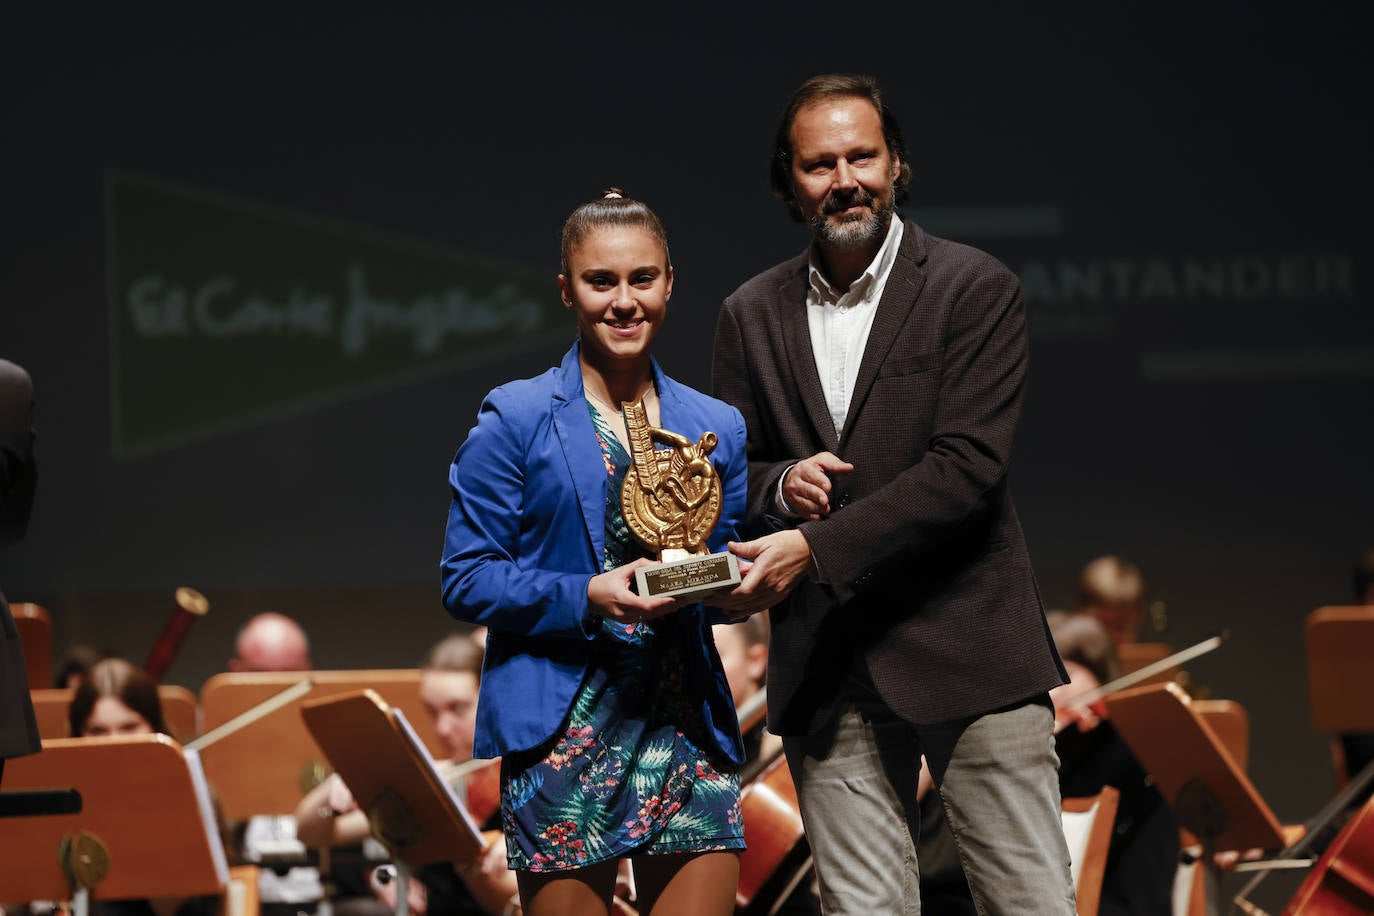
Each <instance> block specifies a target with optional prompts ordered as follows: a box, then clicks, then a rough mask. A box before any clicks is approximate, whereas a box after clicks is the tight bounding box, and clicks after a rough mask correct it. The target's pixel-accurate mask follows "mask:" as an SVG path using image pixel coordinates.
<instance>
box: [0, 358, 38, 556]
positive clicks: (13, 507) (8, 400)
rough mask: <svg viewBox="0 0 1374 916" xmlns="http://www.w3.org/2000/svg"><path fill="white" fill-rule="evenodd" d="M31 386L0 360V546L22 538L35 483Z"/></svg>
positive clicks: (23, 375) (19, 370) (26, 378)
mask: <svg viewBox="0 0 1374 916" xmlns="http://www.w3.org/2000/svg"><path fill="white" fill-rule="evenodd" d="M32 416H33V382H32V380H30V378H29V374H28V373H27V372H25V371H24V370H23V369H22V368H20V367H19V366H16V365H15V364H14V363H11V362H7V361H5V360H0V544H3V543H8V542H10V541H17V540H18V539H19V538H21V537H23V535H24V531H25V529H26V528H27V527H28V523H29V513H30V511H31V509H32V507H33V493H34V485H35V483H36V482H37V479H38V471H37V467H36V465H35V464H34V460H33V440H34V435H33V421H32Z"/></svg>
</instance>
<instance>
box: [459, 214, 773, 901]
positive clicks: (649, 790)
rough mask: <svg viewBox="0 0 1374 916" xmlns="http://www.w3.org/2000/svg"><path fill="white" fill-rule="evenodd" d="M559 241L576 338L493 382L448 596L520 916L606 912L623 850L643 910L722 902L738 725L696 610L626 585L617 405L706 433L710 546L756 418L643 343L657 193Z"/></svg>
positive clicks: (719, 542) (648, 327) (653, 325)
mask: <svg viewBox="0 0 1374 916" xmlns="http://www.w3.org/2000/svg"><path fill="white" fill-rule="evenodd" d="M562 249H563V250H562V272H561V273H560V274H559V276H558V287H559V290H560V291H561V292H562V297H563V302H564V304H565V305H566V306H567V308H568V309H569V310H570V311H571V312H572V313H573V315H574V316H575V318H576V320H577V329H578V335H577V338H578V339H577V343H576V344H574V345H573V347H572V349H571V350H569V351H568V353H567V354H566V355H565V356H564V358H563V361H562V364H561V365H560V366H558V367H556V368H553V369H550V370H549V371H547V372H545V373H544V374H543V375H540V376H538V377H537V378H533V379H524V380H520V381H515V382H511V383H509V384H507V385H503V386H501V387H499V388H497V389H495V390H494V391H492V392H491V393H490V394H488V395H487V397H486V399H485V400H484V401H483V403H482V408H481V411H480V413H479V415H478V420H477V426H476V427H475V428H474V429H473V430H472V432H471V433H470V434H469V435H468V438H467V441H466V442H464V443H463V445H462V447H461V448H459V450H458V454H457V456H456V457H455V458H454V460H453V466H452V468H451V469H450V472H449V484H450V487H451V489H452V492H453V502H452V506H451V508H450V510H449V520H448V531H447V536H446V539H445V546H444V556H443V586H444V592H443V593H444V603H445V606H446V607H447V608H448V610H449V612H450V613H451V614H453V615H454V616H455V617H458V618H461V619H463V620H468V621H471V622H473V623H477V624H480V625H483V626H486V627H488V628H489V637H488V644H487V659H486V667H485V670H484V674H483V678H482V685H481V692H480V696H479V700H478V709H477V736H476V756H478V757H493V756H497V755H500V756H501V757H502V799H501V805H502V816H503V817H502V820H503V827H504V831H505V834H506V842H507V854H508V856H509V859H510V864H511V867H512V868H514V869H516V871H517V873H518V881H519V885H520V895H521V899H522V901H523V903H524V908H525V913H526V914H530V916H541V914H546V913H548V914H553V913H557V914H567V913H605V912H608V911H609V910H610V907H611V897H612V888H613V886H614V883H615V877H616V871H617V866H618V862H619V861H620V860H622V859H626V858H628V859H631V860H632V861H633V863H634V875H635V883H636V885H637V890H638V903H639V908H640V911H641V912H644V913H650V914H656V916H665V914H672V913H691V914H711V913H720V914H728V913H731V912H732V911H733V905H734V893H735V886H736V884H737V881H738V871H739V860H738V850H739V849H741V848H743V845H744V842H743V825H742V824H741V823H740V819H739V781H738V778H737V776H736V770H737V769H738V767H739V764H740V761H741V759H742V751H741V747H740V739H739V728H738V724H737V722H736V719H735V713H734V708H733V705H732V704H731V702H730V690H729V686H728V685H727V683H726V680H725V675H724V673H723V672H722V670H721V665H720V659H719V657H718V656H717V654H716V651H715V647H714V645H713V643H712V642H711V636H710V626H709V624H710V621H709V620H708V618H707V614H706V612H705V611H704V609H703V608H702V607H701V606H700V605H685V604H682V603H680V602H678V601H675V600H674V599H671V598H666V597H658V598H647V597H642V596H640V595H638V594H636V593H635V592H634V591H633V590H632V583H633V581H634V572H635V570H637V569H638V568H640V567H641V566H643V565H645V564H646V563H649V562H651V561H650V560H649V559H648V558H647V557H646V551H644V550H643V549H642V548H641V547H640V546H639V544H638V543H637V542H636V541H635V540H634V538H633V537H632V536H631V535H630V533H629V529H628V527H627V524H626V521H625V519H624V517H623V514H622V511H621V508H620V488H621V483H622V481H623V480H624V478H625V475H626V471H627V470H628V469H629V467H630V466H631V464H632V461H631V458H630V453H629V445H628V441H627V439H628V431H627V429H626V424H625V419H624V417H623V416H622V415H621V410H620V405H621V404H622V403H623V402H635V401H639V400H641V399H642V400H643V402H644V405H645V407H646V410H647V413H648V420H649V423H650V425H651V426H653V427H656V428H659V429H662V430H668V431H671V432H672V433H675V434H677V436H678V437H682V438H684V439H685V440H689V441H690V442H700V443H709V441H710V438H711V437H709V436H705V434H706V433H708V432H712V433H715V435H716V439H717V440H718V441H717V443H716V445H715V447H714V448H713V449H710V450H709V459H708V460H709V461H710V462H711V464H712V466H713V467H714V469H715V472H716V473H717V474H718V475H719V477H720V479H721V482H722V484H723V495H722V500H721V506H722V512H721V519H720V522H719V524H718V525H717V526H716V528H715V531H714V533H713V534H712V535H711V536H710V538H709V543H708V546H709V547H710V548H711V549H712V550H721V549H723V547H724V545H725V542H726V541H727V540H729V539H730V538H731V537H734V536H735V526H736V524H737V523H738V521H739V519H740V517H741V515H742V513H743V510H744V498H745V486H746V483H745V478H746V457H745V451H744V444H745V442H744V421H743V418H742V417H741V416H740V415H739V413H738V411H736V410H734V408H731V407H729V406H727V405H725V404H723V403H721V402H719V401H716V400H714V399H712V398H709V397H707V396H705V395H702V394H700V393H698V392H696V391H694V390H692V389H690V388H688V387H686V386H684V385H681V384H678V383H677V382H675V381H673V380H672V379H670V378H669V377H668V376H666V375H664V373H663V371H662V370H661V369H660V368H659V366H658V364H657V362H655V361H654V359H653V358H652V356H651V345H652V343H653V341H654V339H655V337H656V336H657V335H658V333H659V331H660V329H661V328H662V326H663V322H664V319H665V318H666V316H667V309H668V299H669V297H670V296H671V294H672V290H673V268H672V265H671V263H670V261H669V258H668V244H667V239H666V236H665V235H664V232H663V227H662V225H661V224H660V223H659V221H658V218H657V217H656V216H654V214H653V212H652V211H650V210H649V208H648V207H646V206H644V204H642V203H639V202H638V201H633V200H630V199H628V198H625V197H623V196H622V195H621V194H620V192H618V191H614V190H613V191H609V192H607V193H606V195H605V196H604V197H603V198H602V199H600V200H596V201H593V202H591V203H588V204H584V205H583V206H581V207H579V208H578V209H577V210H576V211H574V212H573V214H572V216H570V217H569V218H568V221H567V223H566V224H565V225H564V227H563V245H562ZM707 447H708V448H709V445H708V446H707ZM698 457H700V456H698Z"/></svg>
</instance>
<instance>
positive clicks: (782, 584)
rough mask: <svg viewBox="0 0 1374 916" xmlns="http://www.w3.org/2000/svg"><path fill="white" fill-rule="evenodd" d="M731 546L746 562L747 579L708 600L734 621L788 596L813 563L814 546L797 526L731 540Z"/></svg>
mask: <svg viewBox="0 0 1374 916" xmlns="http://www.w3.org/2000/svg"><path fill="white" fill-rule="evenodd" d="M729 546H730V552H731V553H733V554H734V555H735V556H737V557H739V558H740V559H741V560H743V561H744V562H743V563H742V564H741V567H742V569H741V572H742V573H743V574H744V581H742V582H741V583H740V584H739V585H738V586H737V587H736V588H735V589H734V590H733V591H730V592H727V593H725V594H717V595H714V596H712V597H711V598H710V599H709V601H708V602H707V603H709V604H711V605H713V606H714V607H718V608H720V609H721V610H723V611H725V612H726V613H727V614H729V615H730V617H731V618H732V619H734V620H742V619H744V618H745V617H748V616H749V615H751V614H757V613H758V612H759V611H766V610H768V609H769V608H770V607H772V606H773V605H775V604H777V603H778V602H779V601H781V600H782V599H784V598H786V597H787V596H788V595H789V594H790V593H791V591H792V589H794V588H796V587H797V583H798V582H799V581H800V580H801V577H802V576H803V575H805V573H806V570H807V568H808V567H809V566H810V565H811V546H810V545H809V544H807V543H806V536H805V535H803V534H802V533H801V532H800V531H797V530H796V529H789V530H787V531H776V532H774V533H773V534H767V535H764V536H763V537H761V538H758V539H756V540H753V541H745V542H743V543H741V542H739V541H731V542H730V545H729Z"/></svg>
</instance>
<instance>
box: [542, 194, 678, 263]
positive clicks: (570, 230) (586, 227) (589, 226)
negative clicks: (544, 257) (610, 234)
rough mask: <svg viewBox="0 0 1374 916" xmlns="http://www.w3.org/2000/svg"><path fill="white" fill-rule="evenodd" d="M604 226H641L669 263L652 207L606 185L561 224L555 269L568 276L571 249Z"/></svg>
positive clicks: (665, 237)
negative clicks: (560, 248)
mask: <svg viewBox="0 0 1374 916" xmlns="http://www.w3.org/2000/svg"><path fill="white" fill-rule="evenodd" d="M607 226H632V227H635V228H637V229H643V230H644V231H645V232H647V233H649V235H651V236H653V237H654V238H655V239H656V240H657V241H658V243H659V244H660V245H662V246H663V260H664V261H665V262H666V263H667V264H669V265H671V264H672V263H673V262H672V258H670V257H669V256H668V233H666V232H664V231H663V223H661V222H659V219H658V217H657V216H655V215H654V211H652V210H650V209H649V207H648V205H647V204H644V203H642V202H641V201H638V200H634V199H633V198H630V197H626V196H625V192H624V191H622V190H620V189H619V188H607V189H606V190H604V191H602V192H601V196H600V197H598V198H597V199H596V200H592V201H588V202H587V203H585V204H583V205H582V206H580V207H578V208H577V209H576V210H574V211H573V212H572V215H571V216H569V217H568V219H567V222H565V223H564V224H563V246H562V255H561V260H560V262H559V270H558V272H559V273H561V274H563V275H564V276H565V277H568V279H570V280H571V279H572V277H571V275H570V274H569V272H568V262H569V261H571V260H572V252H573V249H574V248H576V247H577V246H578V245H580V244H582V240H583V239H585V238H586V237H587V236H589V235H591V234H592V233H593V232H596V231H597V230H600V229H604V228H606V227H607Z"/></svg>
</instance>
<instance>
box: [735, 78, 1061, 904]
mask: <svg viewBox="0 0 1374 916" xmlns="http://www.w3.org/2000/svg"><path fill="white" fill-rule="evenodd" d="M771 170H772V182H773V189H774V191H775V192H776V193H777V195H778V196H779V197H781V198H782V199H783V200H784V201H785V202H786V204H787V206H788V208H789V210H790V211H791V213H792V215H793V217H794V218H795V219H797V220H799V221H803V222H805V223H806V224H808V225H809V226H810V227H811V230H812V242H811V245H810V247H809V248H808V249H807V251H805V252H803V253H802V254H801V255H800V256H798V257H795V258H793V259H791V260H789V261H786V262H784V263H782V264H780V265H778V266H776V267H773V268H772V269H770V270H767V271H764V272H763V273H761V274H759V275H758V276H757V277H754V278H753V279H752V280H750V281H749V282H747V283H745V284H744V285H743V286H741V287H740V288H739V289H738V290H737V291H736V292H735V293H734V294H733V295H731V296H730V297H729V298H728V299H727V300H726V301H725V305H724V307H723V308H722V310H721V313H720V319H719V324H718V326H717V329H716V349H715V365H714V373H715V394H716V396H717V397H719V398H721V399H723V400H725V401H727V402H728V403H730V404H733V405H734V406H735V407H737V408H739V410H740V412H741V413H743V415H744V419H745V422H746V424H747V426H748V434H749V445H748V447H749V501H750V505H749V517H750V519H751V520H753V521H754V522H756V523H758V525H759V527H760V529H762V530H770V529H771V533H768V534H765V535H762V536H761V537H758V538H757V539H755V540H752V541H749V542H747V543H742V544H739V543H737V544H732V545H731V549H732V550H733V551H734V552H735V553H736V554H737V555H738V556H740V557H741V558H742V559H744V560H747V561H749V562H748V563H747V564H744V565H745V566H746V567H747V569H746V571H745V575H744V580H743V582H742V583H741V584H740V586H738V587H737V588H736V589H735V590H734V591H733V592H731V593H729V594H728V595H724V596H717V597H716V598H713V599H712V603H715V604H719V605H720V606H721V607H723V608H725V609H726V610H727V611H729V612H730V613H731V614H732V616H737V617H738V616H746V615H748V614H750V613H756V612H758V611H760V610H763V609H765V608H770V607H771V608H772V613H771V622H772V626H773V639H772V644H771V648H770V657H769V669H768V714H769V728H770V729H771V730H772V731H773V732H775V733H776V734H779V735H781V736H782V737H783V743H784V747H785V749H786V753H787V760H788V764H789V767H790V768H791V771H792V775H793V779H794V780H795V782H796V785H797V788H798V792H799V797H800V802H801V808H802V816H803V819H804V821H805V825H806V833H807V838H808V840H809V841H810V844H811V848H812V851H813V853H814V855H815V861H816V866H817V870H818V874H819V878H820V889H821V899H822V904H823V906H824V909H825V912H826V913H827V914H835V913H919V911H920V902H919V899H918V891H917V886H918V871H917V862H916V832H917V830H918V827H919V818H920V814H919V810H918V807H917V802H916V797H917V782H918V774H919V773H920V771H921V756H922V755H924V756H925V757H926V759H927V761H928V763H929V769H930V772H931V774H932V775H933V777H934V780H935V783H936V785H937V786H938V788H939V790H940V793H941V796H942V799H943V803H944V808H945V811H946V813H947V815H948V820H949V824H950V827H951V828H952V830H953V832H954V836H955V838H956V845H957V847H958V849H959V853H960V858H961V860H962V862H963V866H964V870H965V872H966V874H967V875H968V880H969V884H970V888H971V889H972V891H973V895H974V899H975V901H976V903H977V905H978V907H979V911H980V912H986V913H1037V914H1047V913H1062V914H1065V916H1069V914H1073V913H1074V895H1073V887H1072V882H1071V879H1070V873H1069V856H1068V851H1067V848H1066V846H1065V842H1064V834H1063V830H1062V827H1061V825H1060V804H1059V788H1058V780H1057V767H1058V761H1057V759H1056V758H1055V752H1054V738H1053V734H1052V730H1053V719H1054V715H1053V712H1052V707H1051V705H1050V703H1049V699H1048V697H1047V692H1048V691H1049V690H1050V689H1051V688H1053V687H1055V686H1058V685H1059V684H1061V683H1064V682H1065V681H1066V677H1065V675H1064V669H1063V665H1062V664H1061V663H1060V661H1059V657H1058V655H1057V654H1056V652H1055V649H1054V644H1053V643H1052V642H1051V640H1050V637H1049V632H1048V630H1047V628H1046V626H1045V617H1044V610H1043V608H1042V606H1041V601H1040V596H1039V592H1038V590H1037V588H1036V584H1035V579H1034V576H1033V574H1032V572H1031V566H1030V561H1029V559H1028V557H1027V553H1026V545H1025V540H1024V538H1023V536H1022V533H1021V526H1020V523H1019V522H1018V520H1017V517H1016V512H1015V509H1014V508H1013V507H1012V501H1011V492H1010V489H1009V487H1008V483H1007V470H1008V463H1009V461H1010V458H1011V448H1012V439H1013V437H1014V434H1015V431H1016V427H1017V421H1018V418H1019V416H1020V411H1021V402H1022V395H1023V391H1024V385H1025V378H1026V348H1027V344H1026V327H1025V314H1024V308H1023V303H1022V296H1021V286H1020V282H1019V281H1018V280H1017V278H1016V277H1015V275H1013V274H1012V273H1011V271H1009V270H1008V269H1007V268H1006V267H1004V266H1003V265H1002V264H1001V263H999V262H998V261H997V260H996V259H994V258H992V257H991V256H990V255H988V254H985V253H984V252H981V251H978V250H976V249H973V248H970V247H968V246H966V245H960V244H957V243H955V242H950V241H946V240H944V239H940V238H936V237H934V236H932V235H929V234H928V233H926V232H925V231H924V230H922V229H921V228H920V227H919V226H917V225H916V224H915V223H913V222H910V221H903V220H902V219H900V218H898V217H897V216H896V205H897V204H898V203H900V202H901V200H902V199H904V198H905V195H906V189H907V186H908V184H909V182H910V179H911V167H910V164H909V162H908V159H907V152H906V148H905V146H904V144H903V142H902V136H901V130H900V129H899V127H898V126H897V121H896V118H895V117H893V115H892V113H891V112H890V111H889V110H888V108H887V107H886V105H884V103H883V100H882V96H881V94H880V91H879V89H878V86H877V84H876V82H875V81H874V80H873V79H871V78H870V77H865V76H849V75H831V76H819V77H815V78H813V79H811V80H808V81H807V82H806V83H804V84H803V85H802V86H801V88H800V89H798V90H797V92H796V93H795V94H794V95H793V97H792V99H791V101H790V103H789V104H788V107H787V109H786V113H785V114H784V116H783V119H782V123H781V124H780V126H779V128H778V132H777V138H776V145H775V150H774V154H773V159H772V162H771Z"/></svg>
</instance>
